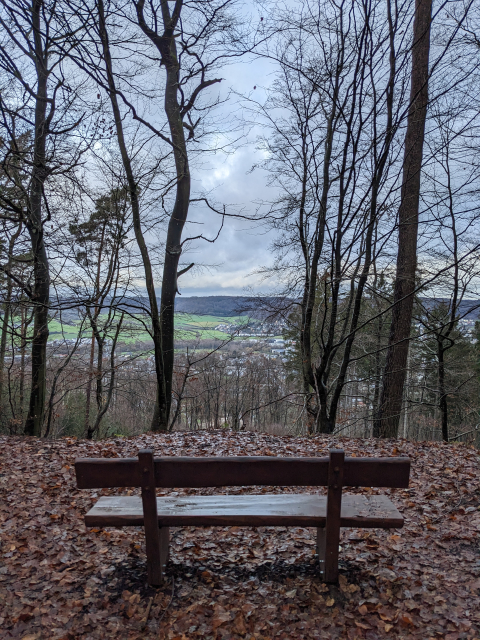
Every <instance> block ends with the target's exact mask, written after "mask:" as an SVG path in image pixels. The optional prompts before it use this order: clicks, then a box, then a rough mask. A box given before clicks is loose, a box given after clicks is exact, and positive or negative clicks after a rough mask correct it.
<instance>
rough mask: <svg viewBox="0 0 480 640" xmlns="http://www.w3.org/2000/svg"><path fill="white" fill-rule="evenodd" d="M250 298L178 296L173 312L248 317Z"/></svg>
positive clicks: (223, 316)
mask: <svg viewBox="0 0 480 640" xmlns="http://www.w3.org/2000/svg"><path fill="white" fill-rule="evenodd" d="M249 301H250V298H247V297H245V296H191V297H188V298H186V297H185V298H184V297H183V296H181V297H180V296H178V297H177V298H176V300H175V311H178V312H180V313H191V314H192V315H205V316H218V317H221V318H225V317H229V316H242V315H248V312H247V311H246V309H247V308H248V307H249Z"/></svg>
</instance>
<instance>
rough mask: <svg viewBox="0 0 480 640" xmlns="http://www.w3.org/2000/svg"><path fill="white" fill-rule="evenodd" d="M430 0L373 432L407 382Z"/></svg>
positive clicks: (420, 30) (418, 28)
mask: <svg viewBox="0 0 480 640" xmlns="http://www.w3.org/2000/svg"><path fill="white" fill-rule="evenodd" d="M431 14H432V0H416V2H415V19H414V23H413V47H412V73H411V87H410V108H409V112H408V119H407V132H406V135H405V151H404V159H403V179H402V191H401V203H400V208H399V212H398V223H399V228H398V253H397V272H396V278H395V290H394V298H393V302H394V306H393V309H392V324H391V328H390V336H389V346H388V351H387V357H386V364H385V371H384V374H383V387H382V396H381V400H380V409H379V412H378V414H377V417H376V420H375V424H374V435H375V436H376V437H383V438H392V437H394V438H396V437H397V436H398V427H399V419H400V412H401V408H402V398H403V387H404V384H405V375H406V365H407V354H408V342H409V339H410V327H411V323H412V312H413V302H414V291H415V276H416V270H417V235H418V211H419V201H420V177H421V170H422V157H423V141H424V136H425V120H426V115H427V105H428V74H429V70H428V59H429V51H430V23H431Z"/></svg>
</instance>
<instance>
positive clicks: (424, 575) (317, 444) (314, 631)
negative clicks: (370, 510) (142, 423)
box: [0, 431, 480, 640]
mask: <svg viewBox="0 0 480 640" xmlns="http://www.w3.org/2000/svg"><path fill="white" fill-rule="evenodd" d="M0 446H1V447H2V453H3V456H2V458H1V460H0V465H1V468H0V490H1V492H2V495H1V496H0V554H1V555H0V628H1V629H2V634H3V635H1V638H2V640H4V638H5V640H9V639H10V638H12V639H13V638H15V639H17V638H18V639H21V638H24V640H33V639H35V640H43V638H48V639H49V640H50V638H52V640H61V639H63V640H76V639H77V638H78V639H82V640H97V639H98V640H103V639H104V638H105V639H107V638H116V639H118V640H124V639H125V640H134V639H137V638H138V639H139V640H140V638H142V639H144V638H145V639H152V640H153V639H154V638H155V640H157V639H161V640H164V639H165V640H172V638H178V639H179V640H180V639H182V640H193V639H197V638H198V639H206V638H211V639H212V640H220V639H221V638H224V639H225V640H237V639H240V638H242V639H246V640H251V639H252V638H255V640H266V639H267V638H268V639H271V640H273V639H274V638H275V639H277V638H279V639H280V640H290V639H292V638H295V639H296V638H298V639H302V640H303V639H304V638H305V639H313V638H315V639H317V638H319V639H320V640H323V639H325V640H326V639H330V638H332V639H334V640H335V639H337V638H338V639H340V638H341V639H342V640H343V639H344V638H348V640H360V639H363V638H365V639H366V640H376V639H378V638H380V639H385V640H390V639H394V638H403V639H405V640H410V639H414V638H416V639H418V640H425V639H426V638H444V639H445V640H447V639H448V640H460V639H461V640H473V639H474V638H479V637H480V631H479V627H480V614H479V612H478V598H479V595H480V563H478V559H479V556H478V539H479V534H480V510H479V505H480V485H479V477H480V473H479V457H478V453H477V452H476V451H474V450H472V449H468V448H466V447H464V446H456V445H455V446H451V445H450V446H446V445H443V444H441V443H407V442H404V441H400V442H390V441H374V440H366V441H361V440H348V439H343V438H329V437H315V438H289V437H273V436H270V435H268V434H253V433H231V432H224V431H222V432H211V433H209V432H198V433H172V434H165V435H152V434H145V435H143V436H141V437H138V438H131V439H126V438H125V439H112V440H107V441H101V442H91V441H90V442H86V441H82V440H75V439H72V438H68V439H62V440H57V441H54V442H50V441H49V442H45V441H39V440H35V439H33V438H29V439H23V438H0ZM146 447H153V448H154V449H155V452H156V453H157V454H158V455H274V456H276V455H284V456H297V455H305V456H316V455H325V454H326V452H327V450H328V448H329V447H343V448H344V449H345V450H346V452H347V455H354V456H358V457H362V456H372V455H376V456H381V455H409V456H410V457H411V458H412V463H413V464H412V482H411V486H410V488H409V489H408V490H398V491H392V492H387V493H388V494H389V496H390V497H391V499H392V500H393V502H394V503H395V504H396V505H397V506H398V508H399V509H400V510H401V511H402V512H403V514H404V516H405V519H406V522H405V526H404V528H403V529H402V530H390V531H382V530H361V529H360V530H345V531H344V532H343V537H342V543H341V546H342V550H341V552H340V579H339V584H338V586H328V585H325V584H323V583H322V582H321V577H320V576H319V574H318V565H317V564H316V557H315V555H314V551H315V530H313V529H301V528H290V529H287V528H284V527H277V528H268V527H262V528H257V529H254V528H249V527H231V528H223V527H217V528H210V529H209V528H205V529H203V528H202V529H190V528H177V529H173V530H172V544H171V561H170V563H169V565H168V570H167V582H166V584H165V585H164V586H163V587H162V588H160V589H151V588H149V587H148V586H147V585H146V566H145V551H144V536H143V532H142V530H141V529H138V528H130V529H120V530H116V529H110V530H103V529H99V528H95V529H89V530H87V529H86V528H85V526H84V524H83V516H84V514H85V513H86V511H87V510H88V509H89V508H90V506H91V505H92V504H93V503H94V502H95V501H96V499H97V498H98V496H99V495H100V494H101V493H102V492H100V491H97V492H95V491H79V490H77V488H76V486H75V478H74V469H73V463H74V460H75V458H76V457H131V456H135V455H136V454H137V452H138V450H139V449H141V448H146ZM395 449H396V451H395ZM301 490H302V489H300V491H301ZM221 491H223V492H225V493H229V494H230V495H234V494H235V493H245V492H251V493H259V492H261V491H264V492H265V493H285V492H286V491H292V492H297V491H299V489H298V488H293V487H292V488H287V489H285V488H282V487H265V488H258V487H257V488H255V487H250V488H248V489H245V488H241V487H231V488H228V489H227V488H225V489H223V490H220V492H221ZM304 491H305V492H307V493H314V492H317V491H319V492H322V491H323V489H317V488H315V487H307V488H305V489H304ZM117 492H118V493H124V491H123V490H118V491H117V490H112V491H110V492H107V493H112V494H115V493H117ZM217 492H219V490H217V489H205V490H201V491H197V490H184V491H177V492H174V493H175V494H176V495H190V494H192V495H195V494H196V493H203V494H212V493H217ZM352 492H360V493H361V491H359V490H356V489H354V490H352ZM367 492H369V493H370V494H371V493H375V492H381V490H378V491H377V490H375V489H372V490H369V491H368V490H366V493H367ZM125 493H126V491H125ZM131 494H132V495H133V494H134V491H132V492H131Z"/></svg>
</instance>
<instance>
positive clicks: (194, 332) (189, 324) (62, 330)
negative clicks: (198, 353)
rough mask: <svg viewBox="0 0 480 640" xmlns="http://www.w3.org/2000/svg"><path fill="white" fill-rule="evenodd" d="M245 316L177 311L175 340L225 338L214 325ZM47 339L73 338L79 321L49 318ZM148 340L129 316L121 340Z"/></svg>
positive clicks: (78, 326) (231, 323) (225, 334)
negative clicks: (225, 316) (222, 315)
mask: <svg viewBox="0 0 480 640" xmlns="http://www.w3.org/2000/svg"><path fill="white" fill-rule="evenodd" d="M246 321H247V318H246V317H245V316H236V317H228V318H219V317H217V316H203V315H202V316H199V315H189V314H184V313H179V314H176V315H175V333H176V336H175V337H176V339H177V340H199V339H200V340H212V339H218V340H225V339H226V338H227V336H228V334H227V333H224V332H222V331H215V327H216V326H217V325H219V324H230V325H233V324H237V323H238V324H240V323H245V322H246ZM48 327H49V333H50V335H49V341H52V340H62V339H65V340H74V339H76V338H77V336H78V332H79V330H80V322H79V321H75V322H74V321H72V322H64V323H61V322H59V321H58V320H55V319H54V320H51V321H50V322H49V325H48ZM89 335H90V330H89V329H87V328H85V329H84V336H85V337H88V336H89ZM149 340H150V336H149V335H148V332H147V331H145V329H144V328H143V327H142V324H141V322H140V321H139V320H138V321H135V319H134V318H132V317H130V318H129V319H128V321H126V322H125V328H124V329H123V330H122V332H121V338H120V341H121V342H125V343H131V342H147V341H149Z"/></svg>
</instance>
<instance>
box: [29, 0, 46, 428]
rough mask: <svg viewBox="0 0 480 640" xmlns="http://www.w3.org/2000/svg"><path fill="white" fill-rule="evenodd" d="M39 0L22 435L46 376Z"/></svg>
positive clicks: (39, 403) (35, 412)
mask: <svg viewBox="0 0 480 640" xmlns="http://www.w3.org/2000/svg"><path fill="white" fill-rule="evenodd" d="M42 9H43V0H33V2H32V27H33V37H34V42H35V64H36V72H37V92H36V104H35V132H34V158H33V168H32V182H31V188H30V194H29V204H28V212H27V223H26V226H27V229H28V232H29V234H30V239H31V243H32V255H33V265H34V285H33V296H32V303H33V305H34V307H33V313H34V324H33V340H32V385H31V389H30V403H29V408H28V414H27V419H26V421H25V435H29V436H40V435H41V431H42V424H43V417H44V411H45V395H46V377H47V341H48V307H49V303H50V273H49V265H48V256H47V250H46V247H45V242H44V236H43V220H42V199H43V192H44V183H45V180H46V174H47V172H46V157H45V148H46V138H47V132H48V122H47V117H46V114H47V99H48V96H47V78H48V71H47V68H46V58H45V55H44V52H43V48H42V40H41V29H40V13H41V11H42Z"/></svg>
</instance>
